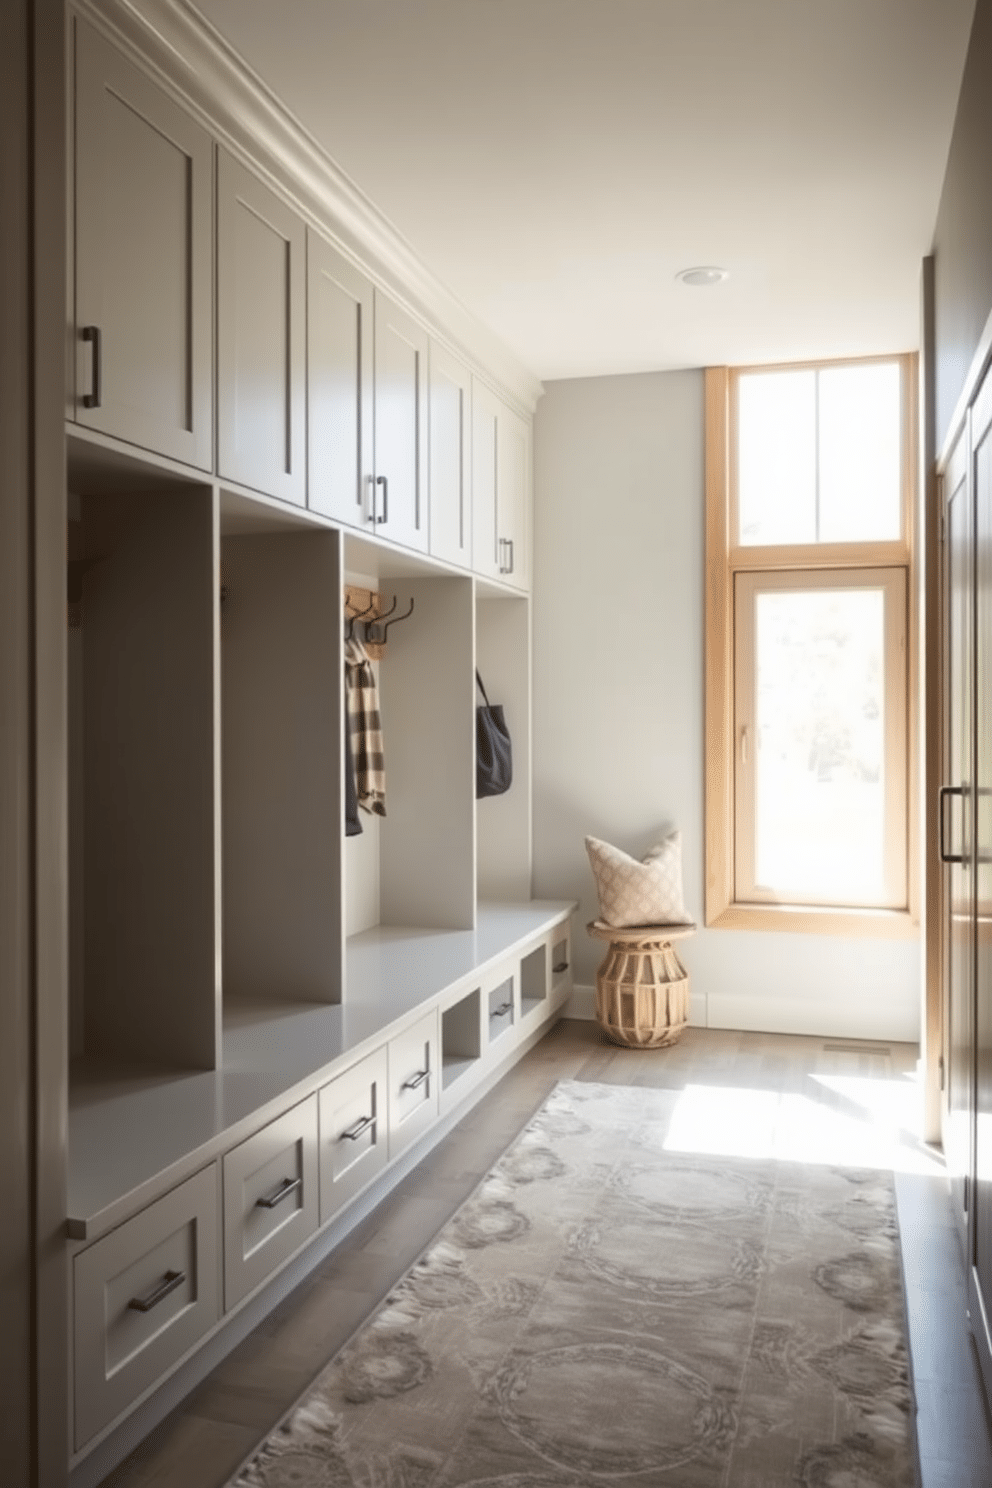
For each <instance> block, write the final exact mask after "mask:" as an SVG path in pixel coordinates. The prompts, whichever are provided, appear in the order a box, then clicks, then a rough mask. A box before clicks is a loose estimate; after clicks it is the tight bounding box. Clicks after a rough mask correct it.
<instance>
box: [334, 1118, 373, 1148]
mask: <svg viewBox="0 0 992 1488" xmlns="http://www.w3.org/2000/svg"><path fill="white" fill-rule="evenodd" d="M370 1126H375V1117H374V1116H359V1118H358V1120H357V1121H356V1122H355V1124H354V1126H349V1127H348V1129H347V1131H343V1132H342V1133H341V1135H340V1137H339V1138H338V1141H340V1142H357V1141H358V1139H359V1137H361V1136H364V1134H365V1133H366V1132H367V1131H368V1129H369V1127H370Z"/></svg>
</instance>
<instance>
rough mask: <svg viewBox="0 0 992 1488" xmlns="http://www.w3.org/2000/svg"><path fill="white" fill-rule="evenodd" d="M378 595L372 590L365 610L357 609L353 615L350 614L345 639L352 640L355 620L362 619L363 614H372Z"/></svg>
mask: <svg viewBox="0 0 992 1488" xmlns="http://www.w3.org/2000/svg"><path fill="white" fill-rule="evenodd" d="M375 601H376V596H375V595H374V594H372V593H371V592H370V594H369V603H368V605H367V606H366V607H365V609H364V610H356V611H355V613H354V614H353V615H349V616H348V629H347V630H346V631H345V639H346V640H349V641H350V640H351V639H352V637H353V636H354V634H355V621H356V620H361V618H362V616H363V615H370V614H371V613H372V611H373V610H374V609H375Z"/></svg>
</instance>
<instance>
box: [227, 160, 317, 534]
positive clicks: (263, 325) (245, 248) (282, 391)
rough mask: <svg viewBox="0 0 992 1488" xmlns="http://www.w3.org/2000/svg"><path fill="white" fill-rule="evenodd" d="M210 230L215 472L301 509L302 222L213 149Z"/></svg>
mask: <svg viewBox="0 0 992 1488" xmlns="http://www.w3.org/2000/svg"><path fill="white" fill-rule="evenodd" d="M217 234H218V237H217V372H218V469H219V473H220V475H221V476H226V477H227V478H228V479H229V480H233V481H237V482H239V483H240V484H241V485H245V486H251V487H253V488H254V489H255V490H258V491H266V492H268V494H269V495H271V496H277V497H279V498H281V499H282V500H283V501H292V502H294V503H296V504H297V505H300V506H302V505H303V503H304V501H305V500H306V485H305V475H304V445H303V427H304V424H303V412H304V410H303V391H304V372H305V363H304V345H305V318H304V294H305V279H304V273H303V258H304V253H305V244H306V238H305V232H304V227H303V223H302V221H301V220H300V218H299V217H297V216H296V214H295V213H294V212H293V211H292V210H291V209H290V208H289V207H287V206H286V205H285V203H284V202H281V201H280V200H279V198H278V197H277V196H275V195H274V194H273V193H272V192H271V191H269V189H268V187H266V186H264V185H263V184H262V182H261V181H259V180H258V179H257V178H256V177H255V176H253V175H252V174H251V172H250V171H248V170H246V169H245V168H244V166H242V165H240V164H239V163H238V162H237V161H235V160H232V159H231V157H230V156H229V155H227V154H225V153H224V151H221V152H220V154H219V160H218V210H217Z"/></svg>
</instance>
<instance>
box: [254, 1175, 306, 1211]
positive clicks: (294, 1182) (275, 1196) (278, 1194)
mask: <svg viewBox="0 0 992 1488" xmlns="http://www.w3.org/2000/svg"><path fill="white" fill-rule="evenodd" d="M302 1187H303V1179H302V1178H284V1179H283V1180H282V1182H281V1183H280V1185H279V1187H278V1188H274V1189H273V1190H272V1192H271V1193H270V1194H266V1195H265V1197H264V1198H261V1199H256V1200H255V1207H256V1208H257V1209H274V1208H275V1207H276V1205H277V1204H281V1203H282V1201H283V1199H288V1198H289V1196H290V1194H291V1193H295V1192H296V1190H297V1189H298V1188H302Z"/></svg>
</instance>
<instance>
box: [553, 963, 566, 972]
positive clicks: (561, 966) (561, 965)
mask: <svg viewBox="0 0 992 1488" xmlns="http://www.w3.org/2000/svg"><path fill="white" fill-rule="evenodd" d="M551 970H552V971H553V972H556V973H557V972H560V971H567V970H568V962H567V961H556V962H555V964H554V966H552V968H551Z"/></svg>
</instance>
